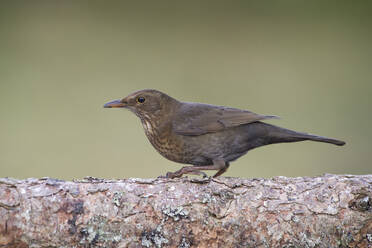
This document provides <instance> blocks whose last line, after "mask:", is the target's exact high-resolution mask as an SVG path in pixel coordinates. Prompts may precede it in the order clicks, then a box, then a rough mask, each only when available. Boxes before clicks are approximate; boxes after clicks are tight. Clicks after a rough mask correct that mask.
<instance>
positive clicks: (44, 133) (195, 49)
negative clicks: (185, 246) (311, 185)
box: [0, 1, 372, 179]
mask: <svg viewBox="0 0 372 248" xmlns="http://www.w3.org/2000/svg"><path fill="white" fill-rule="evenodd" d="M370 3H371V2H370V1H168V2H164V1H131V2H125V1H117V2H116V1H84V2H82V1H23V2H22V1H8V2H7V3H6V2H3V3H2V4H1V8H0V35H1V39H0V114H1V122H0V125H1V129H0V177H5V176H9V177H17V178H25V177H43V176H49V177H56V178H63V179H72V178H81V177H84V176H87V175H90V176H96V177H105V178H126V177H156V176H158V175H160V174H165V173H166V172H167V171H174V170H177V169H179V168H180V167H181V165H180V164H176V163H173V162H170V161H168V160H166V159H164V158H163V157H161V156H160V155H159V154H158V153H157V152H156V151H155V150H154V149H153V148H152V146H151V145H150V143H149V142H148V140H147V138H146V137H145V135H144V132H143V130H142V125H141V124H140V121H139V120H138V119H137V117H135V116H134V115H133V114H132V113H130V112H129V111H125V110H119V109H104V108H103V107H102V105H103V104H104V103H105V102H107V101H109V100H113V99H118V98H121V97H124V96H126V95H128V94H129V93H131V92H133V91H136V90H139V89H144V88H155V89H158V90H161V91H164V92H167V93H168V94H169V95H171V96H173V97H175V98H177V99H180V100H185V101H197V102H205V103H210V104H216V105H226V106H232V107H237V108H242V109H248V110H251V111H254V112H256V113H261V114H274V115H279V116H281V118H282V119H281V120H272V121H270V123H273V124H277V125H279V126H283V127H287V128H291V129H295V130H298V131H305V132H310V133H315V134H318V135H324V136H329V137H334V138H339V139H343V140H345V141H346V142H347V145H346V146H344V147H337V146H333V145H328V144H321V143H315V142H302V143H292V144H280V145H272V146H266V147H262V148H259V149H256V150H253V151H250V152H249V153H248V154H247V155H246V156H244V157H242V158H240V159H239V160H238V161H236V162H234V163H233V164H232V166H231V167H230V169H229V170H228V172H227V173H226V174H225V175H226V176H240V177H271V176H277V175H284V176H312V175H319V174H322V173H350V174H366V173H371V172H372V165H371V162H370V157H371V145H370V142H371V140H372V131H371V124H372V116H371V107H372V101H371V95H372V85H371V76H372V75H371V71H372V31H371V30H372V15H371V13H372V8H371V6H372V5H371V4H370Z"/></svg>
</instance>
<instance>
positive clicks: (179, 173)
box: [158, 167, 208, 179]
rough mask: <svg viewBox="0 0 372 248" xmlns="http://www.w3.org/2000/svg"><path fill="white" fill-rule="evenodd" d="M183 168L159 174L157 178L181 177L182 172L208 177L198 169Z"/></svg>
mask: <svg viewBox="0 0 372 248" xmlns="http://www.w3.org/2000/svg"><path fill="white" fill-rule="evenodd" d="M184 168H192V167H184ZM184 168H182V169H180V170H178V171H175V172H167V174H166V175H165V176H163V175H161V176H158V178H170V179H172V178H177V177H182V175H183V174H191V175H199V176H203V178H206V177H208V175H207V174H205V173H204V172H202V171H200V170H190V169H184Z"/></svg>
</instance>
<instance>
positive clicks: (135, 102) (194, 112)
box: [104, 89, 345, 178]
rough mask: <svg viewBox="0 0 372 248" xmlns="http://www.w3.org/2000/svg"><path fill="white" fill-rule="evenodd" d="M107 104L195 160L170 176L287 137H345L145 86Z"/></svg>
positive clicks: (181, 156)
mask: <svg viewBox="0 0 372 248" xmlns="http://www.w3.org/2000/svg"><path fill="white" fill-rule="evenodd" d="M104 107H105V108H127V109H129V110H131V111H132V112H133V113H134V114H135V115H137V116H138V117H139V118H140V119H141V122H142V125H143V127H144V129H145V133H146V136H147V138H148V139H149V140H150V142H151V144H152V145H153V146H154V147H155V149H156V150H157V151H158V152H159V153H160V154H161V155H163V156H164V157H165V158H167V159H169V160H172V161H174V162H178V163H183V164H191V165H193V166H185V167H183V168H182V169H180V170H178V171H176V172H168V173H167V174H166V177H167V178H175V177H181V176H182V175H183V174H196V175H203V176H206V174H205V173H204V172H202V171H201V170H217V173H216V174H215V175H214V177H217V176H219V175H221V174H222V173H224V172H225V171H226V170H227V169H228V167H229V163H230V162H231V161H234V160H236V159H238V158H239V157H241V156H243V155H244V154H246V153H247V152H248V151H249V150H252V149H253V148H256V147H260V146H264V145H269V144H275V143H283V142H297V141H304V140H312V141H318V142H325V143H331V144H334V145H338V146H342V145H344V144H345V142H344V141H341V140H336V139H330V138H326V137H321V136H317V135H312V134H307V133H301V132H296V131H292V130H288V129H285V128H281V127H278V126H274V125H270V124H267V123H264V122H261V121H262V120H265V119H272V118H277V117H276V116H271V115H260V114H255V113H253V112H250V111H247V110H240V109H236V108H229V107H223V106H214V105H209V104H202V103H192V102H181V101H178V100H176V99H174V98H172V97H170V96H168V95H166V94H164V93H162V92H160V91H157V90H151V89H146V90H141V91H137V92H134V93H132V94H130V95H129V96H127V97H125V98H123V99H122V100H115V101H112V102H109V103H106V104H105V105H104Z"/></svg>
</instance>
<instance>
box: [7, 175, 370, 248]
mask: <svg viewBox="0 0 372 248" xmlns="http://www.w3.org/2000/svg"><path fill="white" fill-rule="evenodd" d="M371 246H372V175H364V176H351V175H324V176H321V177H313V178H311V177H299V178H286V177H275V178H272V179H240V178H223V177H221V178H216V179H197V178H193V179H190V178H181V179H170V180H167V179H126V180H103V179H97V178H86V179H84V180H80V181H73V182H68V181H62V180H57V179H51V178H42V179H27V180H16V179H10V178H2V179H0V247H371Z"/></svg>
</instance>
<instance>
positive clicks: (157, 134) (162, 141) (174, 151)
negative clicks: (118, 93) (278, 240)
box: [142, 119, 184, 163]
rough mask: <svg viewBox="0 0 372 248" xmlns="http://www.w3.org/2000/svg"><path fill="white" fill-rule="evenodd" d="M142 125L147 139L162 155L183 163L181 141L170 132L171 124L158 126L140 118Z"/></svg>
mask: <svg viewBox="0 0 372 248" xmlns="http://www.w3.org/2000/svg"><path fill="white" fill-rule="evenodd" d="M142 126H143V129H144V130H145V134H146V136H147V138H148V140H149V141H150V143H151V144H152V146H153V147H154V148H155V149H156V150H157V151H158V152H159V153H160V154H161V155H162V156H164V157H165V158H167V159H169V160H172V161H175V162H179V163H183V161H184V158H183V156H184V149H183V142H182V140H180V139H178V138H177V137H176V136H175V135H174V134H173V133H172V130H171V129H172V128H171V126H168V125H164V126H162V128H159V125H156V124H154V123H152V122H151V121H149V120H147V119H143V120H142Z"/></svg>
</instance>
